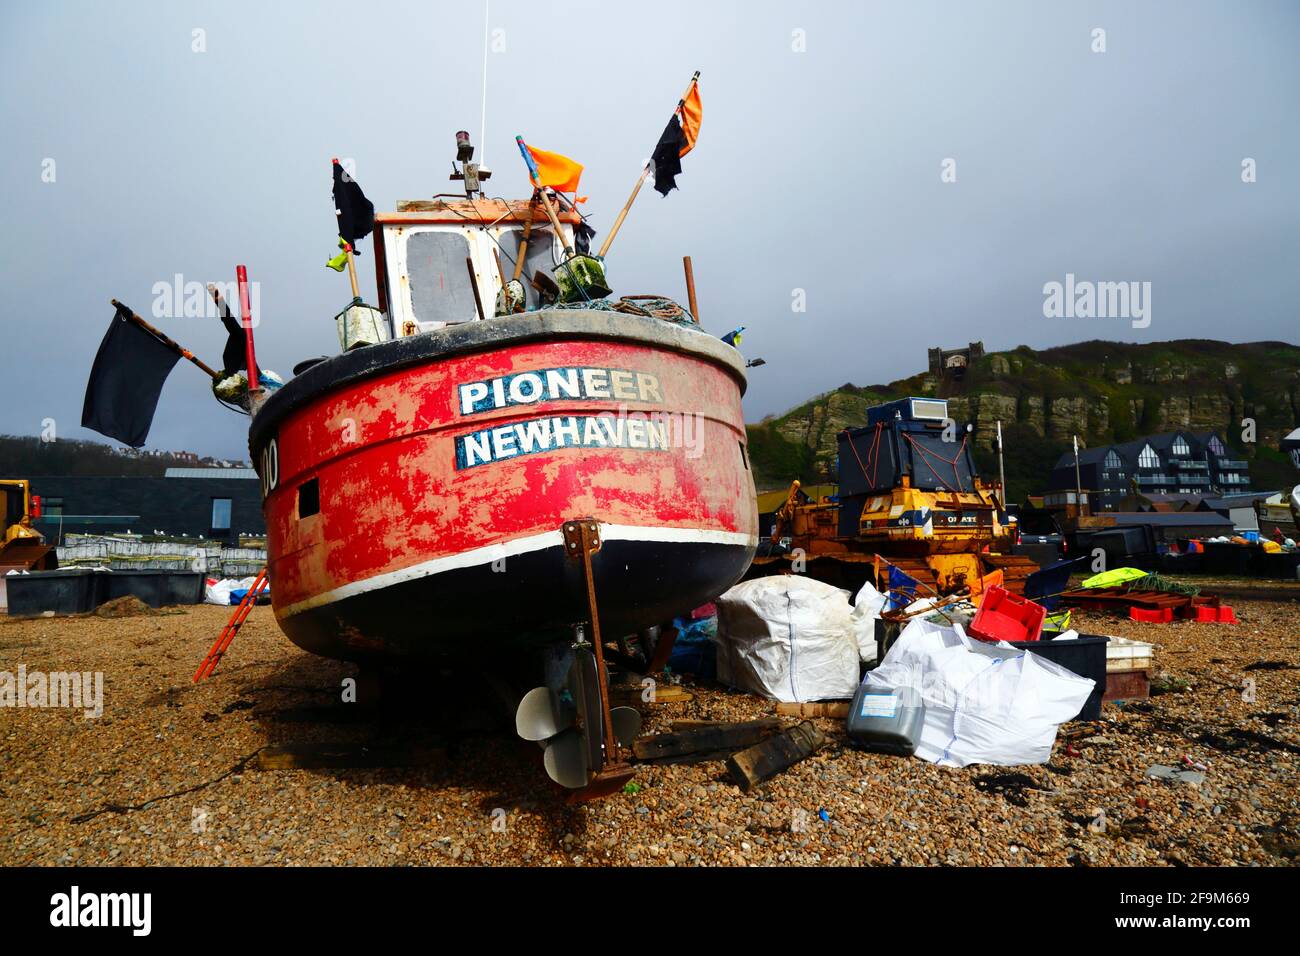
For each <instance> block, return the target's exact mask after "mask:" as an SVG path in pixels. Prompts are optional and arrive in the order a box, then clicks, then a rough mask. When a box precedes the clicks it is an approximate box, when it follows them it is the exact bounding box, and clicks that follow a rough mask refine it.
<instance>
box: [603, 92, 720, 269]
mask: <svg viewBox="0 0 1300 956" xmlns="http://www.w3.org/2000/svg"><path fill="white" fill-rule="evenodd" d="M699 81H700V71H699V70H696V71H695V75H694V76H692V77H691V82H690V85H688V86H687V87H686V92H685V93H683V94H682V97H681V99H679V100H678V101H677V107H676V109H674V110H673V112H674V113H676V112H677V110H679V109H681V108H682V107H683V106H685V105H686V97H688V96H690V95H691V90H693V89H694V88H695V84H696V83H698V82H699ZM647 169H648V165H647V166H642V167H641V175H640V176H638V177H637V178H636V185H635V186H633V187H632V195H630V196H628V197H627V202H625V203H623V208H622V210H621V211H620V212H619V214H618V218H617V219H615V220H614V225H613V226H612V227H611V228H610V230H609V235H608V236H606V237H605V242H604V244H603V245H602V246H601V247H600V252H598V253H597V255H598V256H599V257H600V258H601V259H604V258H605V253H607V252H609V247H610V246H612V245H613V244H614V237H615V236H617V235H618V231H619V230H620V229H622V228H623V220H624V219H626V218H627V214H628V210H630V209H631V208H632V203H634V202H636V197H637V195H638V194H639V193H640V192H641V186H642V185H644V183H645V178H646V172H647Z"/></svg>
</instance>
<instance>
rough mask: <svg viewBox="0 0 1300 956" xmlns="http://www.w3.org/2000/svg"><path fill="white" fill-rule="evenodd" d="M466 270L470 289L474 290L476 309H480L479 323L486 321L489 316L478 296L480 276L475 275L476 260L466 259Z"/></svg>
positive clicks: (469, 257)
mask: <svg viewBox="0 0 1300 956" xmlns="http://www.w3.org/2000/svg"><path fill="white" fill-rule="evenodd" d="M465 268H467V269H468V270H469V287H470V288H471V289H473V290H474V307H475V308H477V309H478V317H479V321H486V319H487V316H486V315H484V314H483V300H482V299H481V298H480V297H479V294H478V276H476V275H475V274H474V259H473V258H472V257H471V256H466V257H465Z"/></svg>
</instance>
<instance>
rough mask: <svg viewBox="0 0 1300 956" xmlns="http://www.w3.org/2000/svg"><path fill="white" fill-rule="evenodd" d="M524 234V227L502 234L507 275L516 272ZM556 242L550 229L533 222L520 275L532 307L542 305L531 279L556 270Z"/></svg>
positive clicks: (502, 261) (502, 259) (528, 303)
mask: <svg viewBox="0 0 1300 956" xmlns="http://www.w3.org/2000/svg"><path fill="white" fill-rule="evenodd" d="M523 236H524V232H523V230H522V229H510V230H507V231H506V232H504V233H502V235H501V239H500V242H501V264H502V266H504V267H505V270H506V275H507V277H509V276H513V275H514V274H515V262H516V260H518V258H519V246H520V243H521V241H522V240H523ZM554 242H555V239H554V234H553V233H552V232H551V230H550V229H539V228H537V224H536V223H534V224H533V231H532V232H531V233H530V234H529V236H528V252H527V253H526V255H525V256H524V272H523V275H521V276H520V277H519V280H520V281H521V282H522V283H523V284H524V301H525V303H527V306H528V308H530V309H535V308H537V307H538V306H540V305H541V300H540V298H539V296H538V293H537V289H536V288H534V287H533V283H532V282H531V281H530V280H531V279H532V278H533V276H534V275H536V274H537V273H538V272H541V273H544V274H545V275H551V274H552V273H553V271H554V270H555V251H554V248H553V247H554Z"/></svg>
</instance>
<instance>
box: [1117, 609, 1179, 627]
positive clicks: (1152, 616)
mask: <svg viewBox="0 0 1300 956" xmlns="http://www.w3.org/2000/svg"><path fill="white" fill-rule="evenodd" d="M1128 616H1129V620H1130V621H1138V622H1140V623H1142V624H1168V623H1169V622H1170V621H1172V620H1173V619H1174V611H1173V608H1168V607H1162V608H1157V609H1155V610H1154V611H1148V610H1147V609H1146V608H1140V607H1131V608H1129V609H1128Z"/></svg>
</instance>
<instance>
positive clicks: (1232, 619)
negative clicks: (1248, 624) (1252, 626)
mask: <svg viewBox="0 0 1300 956" xmlns="http://www.w3.org/2000/svg"><path fill="white" fill-rule="evenodd" d="M1219 623H1221V624H1240V623H1241V622H1240V621H1238V620H1237V615H1236V614H1235V613H1233V610H1232V608H1231V607H1229V606H1228V605H1226V604H1223V605H1220V607H1219Z"/></svg>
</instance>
